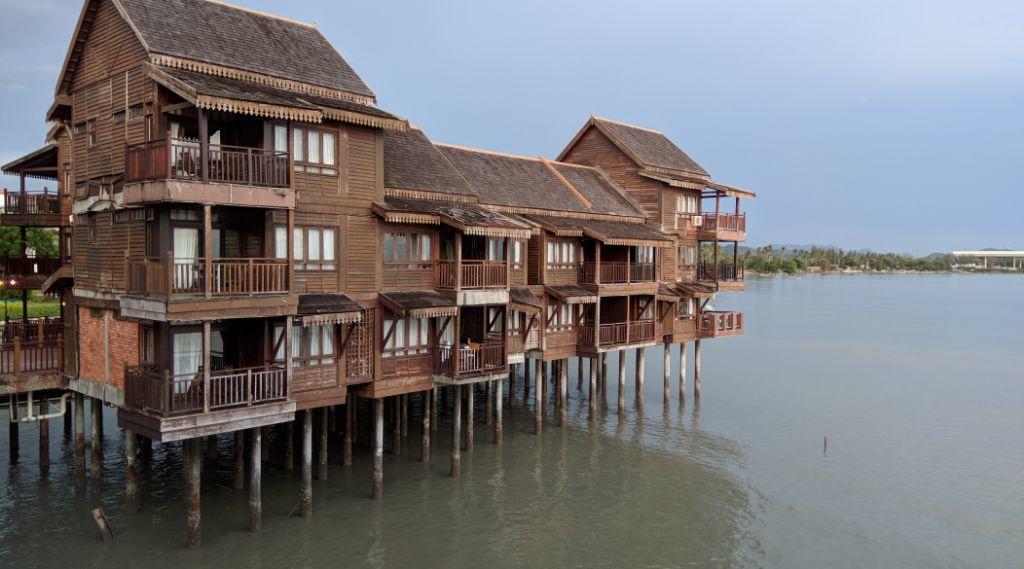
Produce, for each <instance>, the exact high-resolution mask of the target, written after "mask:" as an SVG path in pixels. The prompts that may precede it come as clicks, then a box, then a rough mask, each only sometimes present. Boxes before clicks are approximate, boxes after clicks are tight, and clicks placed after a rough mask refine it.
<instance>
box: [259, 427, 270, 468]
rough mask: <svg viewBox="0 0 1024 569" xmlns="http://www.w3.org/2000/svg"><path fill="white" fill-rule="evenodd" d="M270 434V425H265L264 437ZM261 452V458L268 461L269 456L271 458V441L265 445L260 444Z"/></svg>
mask: <svg viewBox="0 0 1024 569" xmlns="http://www.w3.org/2000/svg"><path fill="white" fill-rule="evenodd" d="M269 435H270V427H263V438H264V439H267V438H268V436H269ZM260 452H261V453H262V454H261V455H260V458H261V460H263V461H266V460H267V459H268V458H270V443H269V441H268V443H267V444H265V445H260Z"/></svg>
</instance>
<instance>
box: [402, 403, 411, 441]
mask: <svg viewBox="0 0 1024 569" xmlns="http://www.w3.org/2000/svg"><path fill="white" fill-rule="evenodd" d="M401 402H402V438H403V439H404V438H406V437H408V436H409V394H408V393H403V394H402V397H401Z"/></svg>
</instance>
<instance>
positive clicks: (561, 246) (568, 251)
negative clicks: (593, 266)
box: [547, 241, 576, 269]
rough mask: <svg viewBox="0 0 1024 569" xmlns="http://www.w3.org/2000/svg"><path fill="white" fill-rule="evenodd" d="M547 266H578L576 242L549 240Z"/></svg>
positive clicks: (561, 267)
mask: <svg viewBox="0 0 1024 569" xmlns="http://www.w3.org/2000/svg"><path fill="white" fill-rule="evenodd" d="M547 253H548V255H547V267H548V268H549V269H574V268H576V244H575V243H570V242H568V241H548V250H547Z"/></svg>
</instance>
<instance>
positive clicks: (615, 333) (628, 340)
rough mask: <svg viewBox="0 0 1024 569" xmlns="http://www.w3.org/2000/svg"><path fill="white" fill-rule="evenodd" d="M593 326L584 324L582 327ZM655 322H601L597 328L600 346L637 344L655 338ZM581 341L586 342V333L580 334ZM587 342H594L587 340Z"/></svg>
mask: <svg viewBox="0 0 1024 569" xmlns="http://www.w3.org/2000/svg"><path fill="white" fill-rule="evenodd" d="M586 328H590V329H593V326H584V327H583V328H582V329H586ZM654 329H655V322H654V320H653V319H643V320H630V321H628V322H607V323H604V324H601V325H600V326H599V327H598V330H597V345H598V346H617V345H624V344H635V343H637V342H649V341H651V340H653V339H654ZM580 338H581V339H580V343H581V344H583V343H585V342H584V340H583V338H584V335H582V334H581V336H580ZM586 343H588V344H589V343H592V341H591V342H586Z"/></svg>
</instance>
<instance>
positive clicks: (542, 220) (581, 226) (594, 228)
mask: <svg viewBox="0 0 1024 569" xmlns="http://www.w3.org/2000/svg"><path fill="white" fill-rule="evenodd" d="M527 219H529V220H530V221H532V222H533V223H535V224H537V225H538V226H539V227H541V228H542V229H544V230H545V231H549V232H550V233H552V234H553V235H555V236H556V237H588V238H590V239H594V240H595V241H600V242H601V243H603V244H605V245H623V246H627V247H631V246H636V247H668V246H671V245H672V244H673V243H674V242H673V241H672V239H671V238H670V237H668V236H667V235H665V234H663V233H661V232H660V231H658V230H656V229H654V228H653V227H650V226H648V225H647V224H645V223H642V222H641V221H640V220H636V221H629V222H627V221H605V220H597V219H585V218H575V217H572V218H570V217H566V218H561V217H546V216H529V217H528V218H527Z"/></svg>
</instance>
